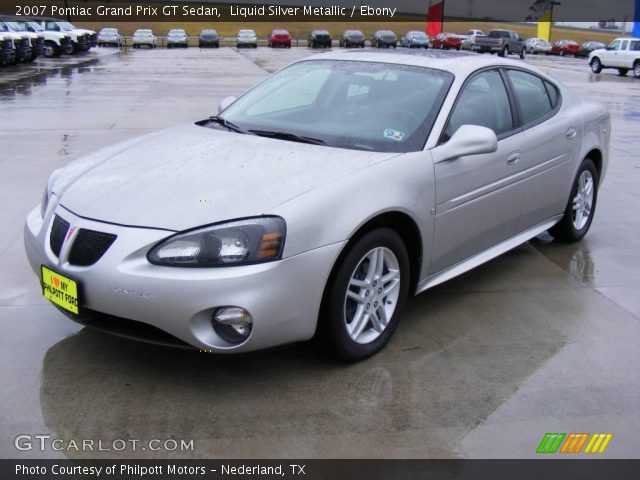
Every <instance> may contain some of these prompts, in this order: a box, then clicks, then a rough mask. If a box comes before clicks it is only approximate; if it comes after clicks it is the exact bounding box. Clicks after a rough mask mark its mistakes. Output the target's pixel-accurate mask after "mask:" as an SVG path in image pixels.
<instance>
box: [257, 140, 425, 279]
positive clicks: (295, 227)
mask: <svg viewBox="0 0 640 480" xmlns="http://www.w3.org/2000/svg"><path fill="white" fill-rule="evenodd" d="M434 209H435V181H434V168H433V159H432V156H431V153H430V152H428V151H427V152H425V151H423V152H415V153H407V154H402V155H399V156H396V157H393V158H390V159H388V160H385V161H383V162H381V163H377V164H374V165H372V166H370V167H369V168H367V169H365V170H360V171H358V172H356V173H353V174H351V175H349V176H346V177H344V178H342V179H341V180H339V181H337V182H334V183H332V184H329V185H323V186H321V187H318V188H315V189H313V190H311V191H309V192H306V193H304V194H302V195H300V196H298V197H296V198H294V199H291V200H289V201H287V202H285V203H284V204H282V205H280V206H278V207H276V208H275V209H273V210H271V211H270V212H268V213H270V214H273V215H279V216H281V217H283V218H284V219H285V220H286V222H287V238H286V243H285V250H284V256H285V257H291V256H294V255H298V254H301V253H303V252H305V251H308V250H313V249H315V248H320V247H323V246H327V245H332V244H335V243H339V242H344V241H347V240H349V239H350V238H351V237H352V236H353V235H354V234H355V233H356V232H357V231H358V230H359V229H360V228H361V227H362V226H363V225H365V224H366V223H367V222H369V221H370V220H371V219H373V218H375V217H377V216H379V215H381V214H384V213H387V212H399V213H403V214H405V215H408V216H409V217H410V218H411V219H413V221H414V222H415V223H416V225H417V226H418V229H419V231H420V235H421V237H422V246H423V259H422V265H421V266H420V267H421V270H420V271H421V275H420V277H421V278H423V277H424V276H425V275H426V272H427V266H428V262H429V260H430V252H431V245H432V240H433V221H434V217H433V214H432V212H433V211H434Z"/></svg>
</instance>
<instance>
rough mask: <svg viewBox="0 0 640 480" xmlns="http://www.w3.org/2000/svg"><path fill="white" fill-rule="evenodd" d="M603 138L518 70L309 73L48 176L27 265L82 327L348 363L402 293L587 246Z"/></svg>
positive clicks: (396, 57) (397, 60)
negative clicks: (320, 345) (283, 350)
mask: <svg viewBox="0 0 640 480" xmlns="http://www.w3.org/2000/svg"><path fill="white" fill-rule="evenodd" d="M462 56H464V61H460V60H461V57H462ZM398 92H403V93H402V95H399V94H398ZM609 135H610V119H609V113H608V111H607V110H606V109H605V108H604V107H603V106H601V105H599V104H596V103H593V102H591V101H589V100H585V99H582V98H579V97H577V96H576V95H575V94H574V93H573V92H571V91H570V90H568V89H567V88H565V87H564V86H563V85H561V84H560V83H559V82H557V81H556V80H554V79H553V78H552V77H550V76H548V75H546V74H544V73H542V72H541V71H539V70H537V69H535V68H533V67H530V66H527V65H525V64H523V63H521V62H518V63H516V62H513V61H509V60H503V59H497V58H490V57H484V56H475V55H469V54H461V53H458V52H451V53H449V52H433V53H431V52H425V53H424V54H423V55H411V54H391V53H373V52H362V53H354V52H350V53H343V54H331V55H322V56H321V58H319V57H318V56H315V57H313V58H310V59H307V60H304V61H300V62H297V63H294V64H293V65H291V66H289V67H287V68H285V69H283V70H281V71H279V72H277V73H275V74H274V75H272V76H271V77H269V78H267V79H266V80H265V81H263V82H262V83H260V84H259V85H257V86H256V87H254V88H253V89H251V90H249V91H248V92H247V93H245V94H244V95H242V96H241V97H240V98H238V99H234V98H228V99H225V100H224V101H223V102H222V104H221V111H220V113H219V114H218V115H217V116H212V117H211V118H208V119H204V120H202V121H198V122H195V123H193V124H188V125H182V126H177V127H175V128H172V129H169V130H165V131H160V132H155V133H152V134H148V135H146V136H143V137H140V138H136V139H133V140H128V141H126V142H124V143H121V144H118V145H115V146H113V147H110V148H107V149H105V150H101V151H98V152H96V153H94V154H91V155H89V156H87V157H85V158H82V159H79V160H77V161H75V162H73V163H71V164H69V165H68V166H66V167H65V168H63V169H61V170H58V171H56V172H54V174H53V175H52V176H51V178H50V180H49V182H48V185H47V186H46V188H45V191H44V194H43V199H42V204H41V205H40V206H38V207H37V208H35V209H34V210H33V211H32V212H31V213H30V214H29V215H28V217H27V220H26V226H25V244H26V251H27V255H28V258H29V260H30V263H31V265H32V268H33V270H34V271H35V272H36V274H37V275H38V277H39V280H40V282H41V285H42V288H43V293H44V295H45V297H47V298H48V299H50V300H51V302H52V303H53V304H54V305H55V306H57V307H58V309H59V310H60V311H62V312H63V313H65V314H67V315H68V316H69V317H71V318H72V319H74V320H76V321H78V322H80V323H82V324H85V325H89V326H92V327H95V328H98V329H101V330H104V331H108V332H112V333H116V334H120V335H124V336H128V337H133V338H138V339H144V340H148V341H152V342H157V343H163V344H171V345H178V346H183V347H185V346H188V347H195V348H199V349H204V350H207V351H212V352H221V353H230V352H247V351H250V350H256V349H262V348H267V347H272V346H275V345H280V344H285V343H290V342H298V341H304V340H309V339H311V338H312V337H314V336H318V337H319V338H321V339H323V340H324V341H325V342H326V343H327V345H328V346H329V347H330V348H332V349H333V351H334V352H336V353H337V354H338V355H339V356H340V357H342V358H345V359H347V360H351V361H355V360H360V359H363V358H366V357H368V356H370V355H372V354H374V353H376V352H377V351H379V350H380V349H381V348H382V347H383V346H384V345H385V344H386V343H387V342H388V340H389V339H390V338H391V336H392V334H393V332H394V330H395V329H396V327H398V326H399V323H400V319H401V316H402V312H403V310H404V307H405V304H406V302H407V298H408V296H409V295H414V294H418V293H420V292H423V291H425V290H427V289H429V288H431V287H433V286H435V285H438V284H440V283H442V282H445V281H446V280H449V279H451V278H453V277H455V276H457V275H460V274H462V273H464V272H466V271H468V270H470V269H472V268H474V267H476V266H478V265H480V264H482V263H484V262H486V261H488V260H490V259H492V258H494V257H496V256H498V255H500V254H502V253H504V252H506V251H507V250H509V249H511V248H514V247H516V246H517V245H519V244H521V243H523V242H526V241H527V240H529V239H531V238H533V237H535V236H536V235H539V234H541V233H543V232H545V231H549V232H550V233H551V235H553V236H554V237H555V238H556V239H557V240H558V241H562V242H575V241H578V240H580V239H581V238H582V237H584V235H585V234H586V233H587V231H588V230H589V227H590V225H591V222H592V220H593V218H594V212H595V207H596V201H597V198H598V188H599V186H600V185H601V183H602V181H603V179H604V177H605V173H606V170H607V163H608V158H609ZM400 328H402V327H401V326H400Z"/></svg>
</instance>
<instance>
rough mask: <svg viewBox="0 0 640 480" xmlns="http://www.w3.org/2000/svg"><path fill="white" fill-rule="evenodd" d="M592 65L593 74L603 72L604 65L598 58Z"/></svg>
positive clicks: (592, 61) (593, 60)
mask: <svg viewBox="0 0 640 480" xmlns="http://www.w3.org/2000/svg"><path fill="white" fill-rule="evenodd" d="M590 65H591V71H592V72H593V73H600V72H601V71H602V63H601V62H600V59H599V58H598V57H595V58H593V59H592V60H591V63H590Z"/></svg>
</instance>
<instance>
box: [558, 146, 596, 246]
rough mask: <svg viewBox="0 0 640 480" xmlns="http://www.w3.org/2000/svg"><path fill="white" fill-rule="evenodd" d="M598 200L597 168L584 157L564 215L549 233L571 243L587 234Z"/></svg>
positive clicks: (591, 161)
mask: <svg viewBox="0 0 640 480" xmlns="http://www.w3.org/2000/svg"><path fill="white" fill-rule="evenodd" d="M597 201H598V170H597V169H596V166H595V164H594V163H593V160H591V159H590V158H585V159H584V160H583V161H582V164H581V165H580V168H579V169H578V173H577V175H576V178H575V180H574V182H573V188H572V189H571V195H570V197H569V201H568V202H567V207H566V208H565V211H564V217H562V220H560V222H558V223H557V224H556V225H555V226H553V227H552V228H551V229H550V230H549V233H550V234H551V236H552V237H554V238H555V239H557V240H560V241H562V242H568V243H573V242H577V241H579V240H582V238H583V237H584V236H585V235H586V234H587V232H588V231H589V227H591V222H592V221H593V215H594V213H595V211H596V202H597Z"/></svg>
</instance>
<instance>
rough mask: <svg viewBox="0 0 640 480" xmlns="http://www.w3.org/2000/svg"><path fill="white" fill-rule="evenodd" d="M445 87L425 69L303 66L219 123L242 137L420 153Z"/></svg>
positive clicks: (446, 81) (260, 89)
mask: <svg viewBox="0 0 640 480" xmlns="http://www.w3.org/2000/svg"><path fill="white" fill-rule="evenodd" d="M452 81H453V75H451V74H450V73H448V72H444V71H441V70H435V69H431V68H424V67H414V66H405V65H394V64H386V63H372V62H358V61H330V60H325V61H323V60H312V61H304V62H300V63H297V64H294V65H292V66H290V67H288V68H285V69H284V70H281V71H280V72H278V73H276V74H274V75H273V76H271V77H269V78H268V79H267V80H265V81H264V82H262V83H261V84H259V85H258V86H257V87H255V88H253V89H252V90H250V91H249V92H248V93H247V94H245V95H244V96H242V97H241V98H240V99H238V100H237V101H236V102H234V103H233V104H232V105H231V106H230V107H228V108H227V109H226V110H224V111H223V112H222V115H221V116H222V117H223V118H224V120H226V121H227V122H230V123H232V124H234V125H235V126H237V127H239V128H240V129H242V130H244V131H257V132H262V133H264V132H272V133H275V134H282V133H286V134H293V135H296V136H298V137H307V138H312V139H316V140H319V141H320V142H321V143H323V144H326V145H329V146H333V147H340V148H349V149H355V150H370V151H379V152H411V151H419V150H422V148H424V144H425V142H426V139H427V137H428V135H429V133H430V131H431V128H432V126H433V122H434V120H435V118H436V116H437V114H438V112H439V110H440V107H441V105H442V102H443V100H444V97H445V95H446V93H447V91H448V89H449V86H450V84H451V82H452ZM258 134H260V133H258ZM273 136H275V135H273Z"/></svg>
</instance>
